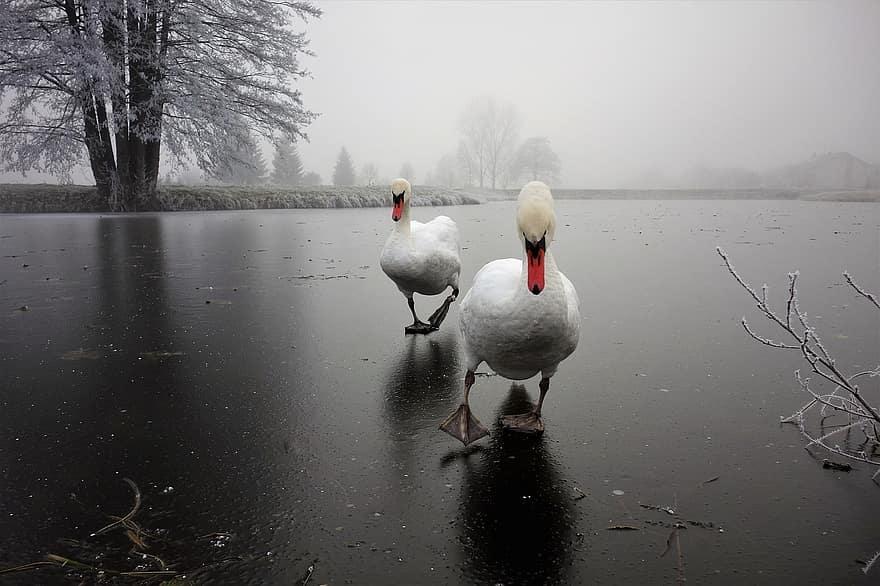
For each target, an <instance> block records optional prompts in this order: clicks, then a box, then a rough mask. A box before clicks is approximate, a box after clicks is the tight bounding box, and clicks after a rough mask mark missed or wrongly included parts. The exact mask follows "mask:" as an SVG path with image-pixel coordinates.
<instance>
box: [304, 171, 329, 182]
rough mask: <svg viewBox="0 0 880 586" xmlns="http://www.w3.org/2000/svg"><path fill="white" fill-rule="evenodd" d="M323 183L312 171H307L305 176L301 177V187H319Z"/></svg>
mask: <svg viewBox="0 0 880 586" xmlns="http://www.w3.org/2000/svg"><path fill="white" fill-rule="evenodd" d="M323 183H324V182H323V181H322V180H321V176H320V175H318V174H317V173H315V172H314V171H309V172H308V173H306V174H305V175H303V179H302V184H303V185H321V184H323Z"/></svg>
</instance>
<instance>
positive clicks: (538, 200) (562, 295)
mask: <svg viewBox="0 0 880 586" xmlns="http://www.w3.org/2000/svg"><path fill="white" fill-rule="evenodd" d="M516 220H517V222H516V223H517V230H518V232H519V236H520V241H521V242H522V244H523V247H524V250H523V252H524V253H525V254H524V256H523V259H522V260H521V261H520V260H516V259H513V258H505V259H502V260H494V261H492V262H490V263H489V264H487V265H485V266H484V267H483V268H482V269H480V272H478V273H477V276H476V277H474V282H473V284H472V285H471V288H470V290H469V291H468V292H467V295H465V296H464V300H463V301H462V302H461V311H460V313H459V325H460V326H461V333H462V337H463V340H464V344H463V346H464V359H465V366H466V367H467V373H466V374H465V377H464V401H463V402H462V404H461V405H460V406H459V407H458V409H456V410H455V411H454V412H453V413H451V414H450V415H449V417H447V418H446V419H445V420H444V421H443V423H441V424H440V429H442V430H443V431H445V432H446V433H448V434H449V435H451V436H452V437H454V438H456V439H458V440H460V441H461V442H462V443H463V444H465V445H467V444H469V443H471V442H473V441H476V440H478V439H480V438H481V437H484V436H486V435H488V433H489V430H488V429H487V428H486V427H485V426H484V425H483V424H482V423H480V421H479V420H478V419H477V418H476V417H474V416H473V414H472V413H471V410H470V405H469V404H468V394H469V393H470V390H471V387H472V386H473V384H474V381H475V377H474V371H476V369H477V367H478V366H479V365H480V363H481V362H486V363H487V364H488V365H489V367H490V368H492V370H494V371H495V372H497V373H498V374H500V375H501V376H503V377H505V378H508V379H513V380H523V379H526V378H530V377H532V376H534V375H535V374H537V373H539V372H540V373H541V382H540V384H539V388H540V389H541V396H540V398H539V399H538V404H537V405H535V406H534V408H533V409H532V410H531V411H530V412H528V413H523V414H520V415H506V416H504V417H502V418H501V423H502V425H503V426H504V427H505V428H506V429H510V430H513V431H517V432H521V433H543V432H544V422H543V420H542V419H541V406H542V405H543V404H544V398H545V396H546V395H547V391H548V390H549V389H550V377H552V376H553V375H554V374H556V369H557V368H558V367H559V363H560V362H562V361H563V360H565V359H566V358H567V357H568V356H569V355H570V354H571V353H572V352H574V349H575V348H577V344H578V339H579V337H580V323H581V318H580V312H579V309H578V306H579V305H580V303H579V301H578V296H577V293H576V292H575V290H574V286H573V285H572V284H571V281H569V280H568V279H567V278H566V277H565V275H563V274H562V273H561V272H559V269H558V268H557V267H556V261H555V260H554V259H553V255H552V254H551V253H550V245H551V244H552V242H553V235H554V233H555V231H556V214H555V213H554V212H553V196H552V195H551V194H550V189H549V188H548V187H547V186H546V185H544V184H543V183H541V182H540V181H532V182H531V183H527V184H526V185H525V187H523V188H522V191H520V194H519V200H518V202H517V209H516Z"/></svg>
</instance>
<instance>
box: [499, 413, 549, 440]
mask: <svg viewBox="0 0 880 586" xmlns="http://www.w3.org/2000/svg"><path fill="white" fill-rule="evenodd" d="M501 425H503V426H504V429H506V430H508V431H515V432H517V433H528V434H535V435H537V434H541V433H544V421H543V420H542V419H541V416H540V415H538V414H537V413H535V412H534V411H531V412H529V413H521V414H519V415H505V416H504V417H502V418H501Z"/></svg>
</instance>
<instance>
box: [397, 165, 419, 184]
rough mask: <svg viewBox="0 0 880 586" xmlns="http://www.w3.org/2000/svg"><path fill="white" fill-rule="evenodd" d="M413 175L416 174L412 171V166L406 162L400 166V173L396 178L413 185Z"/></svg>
mask: <svg viewBox="0 0 880 586" xmlns="http://www.w3.org/2000/svg"><path fill="white" fill-rule="evenodd" d="M415 173H416V172H415V170H414V169H413V166H412V164H411V163H409V162H407V163H404V164H403V165H401V166H400V172H399V174H398V177H403V178H404V179H406V180H407V181H409V182H410V183H415V182H416V180H415Z"/></svg>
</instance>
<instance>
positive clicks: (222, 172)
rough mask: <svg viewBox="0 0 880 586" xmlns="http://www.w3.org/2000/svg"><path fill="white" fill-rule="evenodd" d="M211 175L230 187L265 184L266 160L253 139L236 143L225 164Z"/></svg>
mask: <svg viewBox="0 0 880 586" xmlns="http://www.w3.org/2000/svg"><path fill="white" fill-rule="evenodd" d="M211 175H212V176H213V177H214V178H215V179H217V180H219V181H222V182H223V183H228V184H230V185H260V184H262V183H265V182H266V159H265V158H263V152H262V151H261V150H260V147H259V145H257V142H256V141H255V140H254V139H253V137H250V136H249V137H247V138H246V139H245V140H243V141H240V142H236V143H235V145H234V147H232V148H231V149H230V152H229V153H228V155H227V162H226V163H221V164H220V165H218V166H217V167H216V168H215V169H214V170H213V171H212V172H211Z"/></svg>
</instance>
